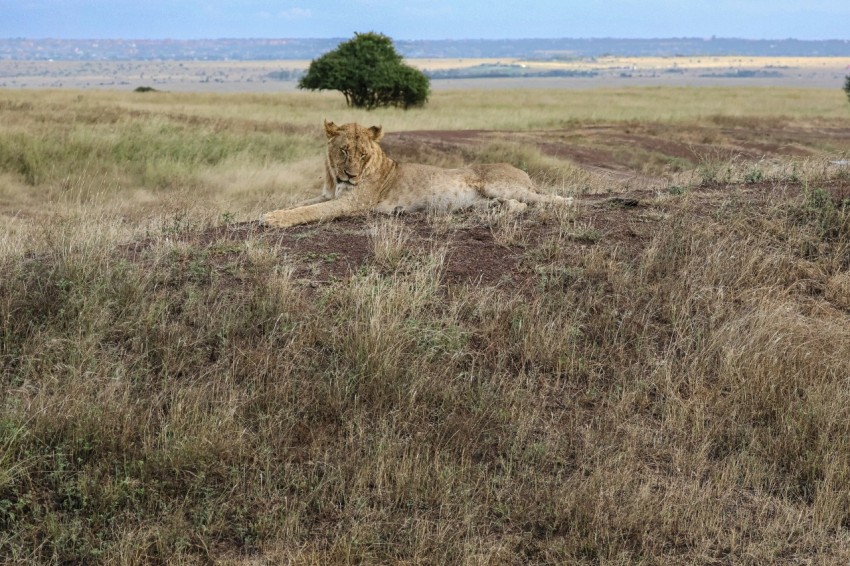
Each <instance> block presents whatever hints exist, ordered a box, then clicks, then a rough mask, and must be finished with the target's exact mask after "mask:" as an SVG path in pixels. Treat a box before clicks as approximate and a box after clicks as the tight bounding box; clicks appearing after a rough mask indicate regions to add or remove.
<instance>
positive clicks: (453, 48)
mask: <svg viewBox="0 0 850 566" xmlns="http://www.w3.org/2000/svg"><path fill="white" fill-rule="evenodd" d="M341 41H344V39H343V38H332V39H199V40H186V41H178V40H126V39H98V40H69V39H21V38H14V39H0V60H2V59H5V60H10V59H12V60H91V61H121V60H170V61H198V60H200V61H216V60H219V61H220V60H237V61H238V60H244V61H248V60H277V59H313V58H315V57H317V56H319V55H321V54H322V53H325V52H327V51H329V50H331V49H333V48H334V47H336V46H337V44H339V43H340V42H341ZM396 46H397V47H398V49H399V51H400V52H401V53H402V54H403V55H404V56H406V57H434V58H452V57H463V58H470V57H476V58H479V57H488V58H493V57H506V58H507V57H517V58H525V59H570V58H582V57H600V56H604V55H616V56H643V57H648V56H664V57H675V56H721V55H741V56H774V57H776V56H794V57H825V56H833V57H836V56H837V57H845V56H847V57H850V41H848V40H827V41H803V40H796V39H782V40H748V39H729V38H707V39H700V38H669V39H504V40H483V39H482V40H476V39H463V40H418V41H406V40H398V41H396Z"/></svg>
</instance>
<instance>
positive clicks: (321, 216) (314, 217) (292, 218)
mask: <svg viewBox="0 0 850 566" xmlns="http://www.w3.org/2000/svg"><path fill="white" fill-rule="evenodd" d="M364 210H365V208H364V207H362V206H359V203H358V202H357V201H356V200H355V199H351V198H341V199H334V200H328V201H324V202H319V203H316V204H309V205H307V206H299V207H295V208H287V209H282V210H275V211H273V212H267V213H266V214H264V215H262V216H261V217H260V223H261V224H263V225H265V226H272V227H275V228H286V227H288V226H296V225H298V224H306V223H308V222H317V221H319V220H332V219H334V218H341V217H343V216H351V215H352V214H356V213H358V212H362V211H364Z"/></svg>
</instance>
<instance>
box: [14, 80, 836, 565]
mask: <svg viewBox="0 0 850 566" xmlns="http://www.w3.org/2000/svg"><path fill="white" fill-rule="evenodd" d="M652 94H653V95H654V93H652ZM643 95H646V93H643ZM2 96H3V98H2V100H3V101H4V102H0V104H6V106H2V107H0V108H2V112H3V114H2V117H3V120H4V121H3V123H4V130H3V132H0V194H2V199H3V204H2V206H3V208H2V212H3V213H4V214H7V215H9V214H11V215H13V217H14V218H15V220H14V221H12V222H10V223H5V222H4V224H3V226H2V228H0V273H2V274H3V275H2V276H0V560H2V561H4V562H8V563H105V564H138V563H189V564H191V563H210V562H216V561H221V562H224V563H296V564H341V563H345V564H348V563H398V562H403V563H428V564H446V563H461V564H535V563H536V564H551V563H579V564H581V563H585V564H596V563H605V564H632V563H652V564H655V563H664V564H682V563H708V564H720V563H744V564H765V563H846V562H847V561H848V560H850V500H848V493H850V464H848V462H850V442H848V439H850V431H848V430H847V429H848V423H850V414H848V411H849V410H848V407H850V394H848V388H847V376H848V375H850V330H848V328H850V313H849V312H848V310H847V309H848V302H847V298H846V297H847V296H848V290H850V283H848V281H850V279H848V277H850V276H848V273H850V206H848V201H847V198H848V196H849V195H848V193H847V190H848V178H847V174H846V169H840V168H835V167H831V166H828V165H827V164H826V163H827V162H828V159H827V160H823V159H821V160H810V161H808V162H807V164H806V165H805V166H804V165H802V164H800V162H797V165H792V164H791V162H790V161H789V162H788V164H786V165H782V164H781V163H780V164H777V165H776V168H775V169H774V168H771V167H768V166H767V165H765V164H762V165H760V166H759V167H761V168H762V169H763V171H762V177H761V178H759V180H758V182H755V183H749V182H748V181H747V175H748V174H750V175H752V171H751V167H752V164H745V167H742V168H740V169H736V168H735V166H736V164H735V163H732V164H726V168H728V169H729V170H730V171H731V173H730V174H729V178H728V179H721V178H719V174H718V175H714V176H711V175H708V174H707V173H703V172H700V171H695V172H694V173H692V175H693V176H692V177H690V178H683V179H682V183H683V190H682V191H670V192H669V193H664V194H657V195H651V194H643V195H642V196H641V199H643V201H644V202H643V203H642V204H641V206H643V207H644V209H642V210H644V212H643V215H642V216H636V217H634V219H631V220H628V221H626V222H627V223H628V222H630V223H631V224H624V225H623V226H620V225H613V224H604V223H603V224H600V215H599V214H598V213H597V212H596V211H597V210H598V209H597V208H593V207H591V206H589V205H588V206H587V207H579V208H577V209H570V210H563V211H543V212H541V213H530V214H539V216H529V215H526V216H519V217H517V216H512V215H506V214H502V213H496V212H494V213H489V214H491V215H488V213H481V215H480V216H476V215H472V216H471V217H467V218H466V219H465V220H463V221H464V222H468V223H469V222H471V223H478V224H479V225H480V226H483V227H485V231H486V228H487V227H490V228H491V229H492V231H493V233H494V234H496V235H498V237H499V238H501V239H502V244H503V246H504V247H505V250H506V252H507V251H510V252H511V253H518V254H523V257H524V258H525V259H524V261H525V262H526V263H523V265H524V266H525V267H526V268H527V269H529V270H530V271H531V273H532V274H537V275H535V276H534V277H535V278H534V279H533V285H532V286H530V287H526V288H523V289H521V290H515V289H511V288H509V287H508V288H506V287H504V286H497V287H491V286H483V285H476V284H455V285H446V284H445V282H444V279H443V273H444V270H445V265H446V257H447V256H446V254H447V251H446V248H445V246H444V245H443V244H444V243H445V242H444V241H439V240H438V241H435V242H434V245H433V246H431V247H428V248H418V247H414V246H411V245H410V242H411V241H412V236H411V234H410V232H409V230H410V228H409V227H408V226H407V224H406V223H405V220H404V219H403V218H401V219H400V218H378V219H369V220H367V221H366V222H367V224H368V225H369V226H370V230H371V232H370V233H371V238H372V240H371V241H372V246H373V247H372V250H371V252H370V254H369V256H368V258H367V260H366V261H365V262H364V263H363V265H362V266H360V268H359V269H357V270H356V271H355V272H354V273H353V274H351V275H350V276H347V277H345V278H341V279H338V280H335V281H329V282H325V283H324V284H323V285H321V286H315V285H311V282H310V281H302V280H300V279H299V276H296V272H297V268H298V266H299V265H300V263H299V262H301V263H303V261H304V260H303V258H297V257H292V256H291V255H290V254H289V253H288V251H287V249H286V248H285V247H284V246H283V245H282V244H281V243H280V241H279V240H276V239H275V238H274V237H273V236H269V235H268V234H266V235H265V236H263V234H261V233H259V232H256V231H254V232H252V231H251V230H248V231H246V232H245V233H244V236H240V237H239V238H233V237H231V236H230V235H229V232H227V230H225V229H224V228H223V226H227V225H230V224H232V223H233V222H234V220H236V219H239V218H242V217H247V216H250V215H252V214H254V213H255V212H258V211H259V210H260V209H262V207H263V206H264V204H265V203H264V202H263V199H272V198H273V193H274V192H275V191H276V190H279V188H280V187H281V184H283V185H284V186H287V185H286V183H290V185H288V187H291V194H290V195H287V196H286V197H285V198H292V199H293V200H294V199H295V198H297V197H300V196H302V195H301V194H296V193H300V192H301V191H302V190H303V191H304V192H305V194H306V193H307V192H308V191H307V190H306V188H304V187H301V186H298V185H296V181H297V180H299V179H300V180H303V182H304V183H307V182H308V181H309V182H313V181H310V178H311V175H313V172H312V168H311V163H313V162H315V161H318V160H320V156H319V152H320V150H321V140H320V139H319V138H318V137H317V134H313V133H310V132H308V131H306V130H304V131H302V130H301V129H300V128H301V126H300V125H296V126H292V125H290V126H288V128H289V129H286V128H285V127H284V124H285V123H286V118H285V117H284V116H285V114H281V115H280V116H279V117H278V118H276V119H275V120H276V121H271V122H269V121H267V120H264V119H260V118H259V116H266V118H268V117H269V116H270V115H272V114H276V110H273V109H272V108H264V105H266V104H272V101H275V102H274V104H277V103H281V104H282V103H286V104H289V101H288V99H286V98H285V97H280V98H276V97H272V98H259V99H252V98H250V97H246V98H227V97H221V98H216V99H212V98H208V97H203V96H201V97H198V98H186V99H183V102H182V103H178V102H177V101H176V99H174V98H171V99H169V102H168V104H167V105H164V106H163V107H162V108H160V109H155V108H149V109H148V110H147V111H146V112H148V113H146V114H144V115H143V117H134V116H133V115H132V114H126V113H125V111H129V109H130V108H135V109H136V110H138V106H139V105H140V104H139V103H136V102H133V101H131V100H130V99H129V98H128V99H126V100H125V99H123V95H121V96H118V97H117V98H110V97H111V96H114V95H93V98H88V95H86V96H84V97H82V99H81V100H80V101H76V102H75V101H74V99H73V98H68V95H66V94H64V93H62V94H60V93H46V94H40V95H38V96H34V97H33V100H32V102H30V103H29V104H31V106H28V107H26V106H14V107H10V106H8V104H9V99H13V98H14V97H15V96H17V95H16V94H14V93H13V94H11V95H8V96H7V93H3V95H2ZM494 96H495V97H496V98H498V97H499V96H500V95H494ZM546 96H555V95H546ZM629 96H630V97H631V96H633V97H635V99H637V98H639V93H638V94H635V93H630V94H629ZM736 96H737V95H736ZM777 96H780V98H781V97H782V96H785V95H777ZM662 98H663V97H662ZM298 100H301V99H300V98H296V99H295V102H293V104H296V102H297V101H298ZM305 100H306V99H305ZM320 100H325V99H321V98H320ZM13 102H14V104H18V105H20V104H23V101H21V100H17V101H13ZM183 103H185V104H186V105H190V104H196V105H197V106H195V107H193V108H192V109H188V108H186V109H182V110H179V111H178V110H177V109H176V107H175V106H174V105H179V104H183ZM149 104H150V103H144V105H149ZM157 104H158V103H157ZM309 104H315V106H316V109H310V108H307V109H306V110H303V112H304V113H305V114H304V116H306V115H307V114H311V115H310V116H309V118H310V119H311V120H312V118H313V117H315V116H313V115H312V114H316V115H318V114H319V110H321V112H322V113H324V112H327V111H329V110H333V108H332V105H328V104H325V103H324V102H322V103H312V102H310V103H308V106H309ZM323 104H325V105H324V106H323ZM647 104H648V103H647ZM845 104H846V103H845ZM214 106H218V107H219V108H218V110H219V114H220V118H216V119H212V118H210V117H203V116H204V115H206V114H208V113H211V112H212V109H213V107H214ZM437 106H438V108H439V105H437ZM63 107H65V111H64V112H63V111H62V108H63ZM246 108H254V109H255V110H254V113H255V116H254V117H250V116H248V117H246V118H245V120H244V121H242V120H240V119H237V118H235V116H237V115H239V114H240V110H245V109H246ZM476 112H477V111H476V110H475V109H473V108H470V113H471V114H472V117H466V116H461V114H462V112H461V111H459V110H458V111H456V112H455V116H454V120H456V121H458V122H459V123H465V124H469V125H473V124H475V123H477V122H476V120H478V119H479V118H480V117H481V116H482V115H481V114H476ZM250 113H251V112H246V114H249V115H250ZM554 113H555V110H553V114H554ZM174 114H177V115H179V116H182V117H181V118H179V119H178V118H175V117H173V116H172V115H174ZM435 114H436V115H437V116H438V118H437V119H440V118H439V109H438V110H435ZM169 116H172V117H169ZM186 116H195V117H196V118H197V121H195V120H189V119H187V118H186ZM476 116H477V117H476ZM202 117H203V118H202ZM378 117H379V118H389V119H394V120H398V121H399V122H401V121H403V120H407V121H408V122H407V123H408V124H410V125H413V124H416V123H417V122H418V121H422V122H424V121H425V118H426V114H425V113H423V114H421V115H413V116H412V117H404V116H401V115H396V114H394V113H392V112H390V113H388V114H386V115H379V116H378ZM301 119H303V120H306V117H304V118H301ZM301 119H295V120H293V123H298V124H300V123H301V122H300V120H301ZM538 119H539V121H541V122H542V121H546V120H552V119H553V117H552V116H548V117H545V116H544V117H539V118H538ZM803 119H804V118H801V117H797V118H794V120H803ZM269 124H271V125H272V126H273V127H269ZM508 150H510V151H513V152H515V151H517V150H516V148H515V147H513V148H512V147H508V148H507V149H505V147H504V146H498V147H490V148H485V149H483V150H481V151H483V152H484V154H489V155H495V154H496V153H498V152H500V151H501V152H505V151H508ZM508 157H509V158H510V159H515V158H516V154H512V155H509V156H508ZM520 157H521V156H520ZM525 157H526V158H528V159H532V161H533V163H536V166H537V167H539V173H540V174H541V175H544V174H548V175H554V176H557V175H561V176H562V177H566V178H569V174H570V173H569V170H567V169H565V170H560V169H558V164H557V163H553V162H551V161H549V160H544V159H542V158H541V157H540V156H539V155H537V154H527V155H525ZM568 166H569V164H568V163H565V164H563V167H568ZM723 170H724V171H725V169H723ZM290 175H291V178H290ZM709 177H710V178H709ZM727 181H728V182H730V183H731V184H729V185H722V183H726V182H727ZM315 186H316V185H312V186H311V187H309V188H310V189H313V188H315ZM565 188H566V189H572V187H565ZM287 190H290V189H289V188H288V189H287ZM842 191H843V192H842ZM277 198H280V196H279V195H278V196H277ZM610 214H611V215H614V214H615V212H611V213H610ZM532 218H536V219H537V221H538V222H540V223H543V224H546V223H554V226H556V227H557V229H556V233H557V234H558V235H557V237H555V238H553V239H552V240H551V241H542V242H537V241H535V240H534V238H533V235H532V234H529V233H528V231H524V230H523V228H524V227H527V226H530V225H532V222H531V219H532ZM522 219H526V220H527V221H528V222H527V223H526V224H523V222H522ZM432 220H433V222H434V223H435V225H439V230H438V231H437V233H438V237H439V238H440V239H442V240H447V239H449V238H450V237H451V236H452V234H453V231H454V230H455V228H456V226H455V224H454V220H452V219H451V218H448V219H447V218H446V217H442V218H436V217H435V218H433V219H432ZM210 226H212V227H217V228H216V230H208V228H209V227H210ZM624 227H628V228H629V230H631V231H633V232H635V233H636V234H638V235H637V236H636V237H635V239H629V238H627V237H624V236H622V234H620V235H618V234H619V233H615V232H614V230H615V229H623V230H624ZM328 232H329V233H331V234H333V235H334V237H336V238H339V239H341V240H344V239H345V238H346V237H347V236H350V235H346V233H344V232H342V231H336V232H334V226H333V225H331V224H329V225H324V226H321V227H319V228H317V229H316V231H315V232H305V234H306V235H305V236H304V237H307V238H309V237H315V235H317V234H325V233H328ZM311 234H313V236H311ZM128 242H133V245H128ZM343 244H344V241H343V242H342V243H341V244H340V245H341V246H343ZM315 260H316V261H321V262H333V261H338V258H336V257H335V256H332V255H328V256H326V257H318V258H315Z"/></svg>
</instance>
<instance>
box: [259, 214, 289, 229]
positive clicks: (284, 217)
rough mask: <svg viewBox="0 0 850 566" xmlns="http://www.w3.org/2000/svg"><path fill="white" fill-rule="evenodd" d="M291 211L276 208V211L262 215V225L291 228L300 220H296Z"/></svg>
mask: <svg viewBox="0 0 850 566" xmlns="http://www.w3.org/2000/svg"><path fill="white" fill-rule="evenodd" d="M295 220H296V219H295V218H293V215H292V214H289V211H284V210H276V211H274V212H266V213H264V214H261V215H260V226H266V227H268V228H289V227H290V226H295V225H296V224H297V223H298V222H296V221H295Z"/></svg>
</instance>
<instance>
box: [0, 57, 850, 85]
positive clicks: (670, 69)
mask: <svg viewBox="0 0 850 566" xmlns="http://www.w3.org/2000/svg"><path fill="white" fill-rule="evenodd" d="M409 62H410V64H412V65H413V66H415V67H417V68H419V69H422V70H426V71H445V70H448V69H463V68H469V67H474V66H478V65H493V64H502V65H522V66H524V68H525V69H527V70H528V72H529V73H541V72H546V71H564V72H578V73H590V74H592V75H593V76H577V77H523V78H476V79H436V80H433V81H432V87H433V88H434V89H435V90H453V89H472V88H476V89H477V88H481V89H498V88H597V87H615V88H617V87H627V86H654V85H659V86H661V85H671V86H766V87H776V86H783V87H785V86H787V87H795V88H840V86H841V84H842V81H843V78H844V75H846V74H847V73H848V67H850V59H847V58H841V57H603V58H586V59H585V58H583V59H575V60H564V61H523V60H520V59H512V58H501V59H469V58H465V59H457V58H444V59H410V60H409ZM308 65H309V61H306V60H281V61H12V60H4V61H0V88H79V89H118V90H124V89H129V88H135V87H137V86H152V87H154V88H157V89H160V90H168V91H176V92H286V91H292V90H295V88H296V82H295V81H294V80H278V79H274V78H272V76H273V74H275V73H280V72H281V71H284V72H298V71H302V70H304V69H306V68H307V66H308Z"/></svg>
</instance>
